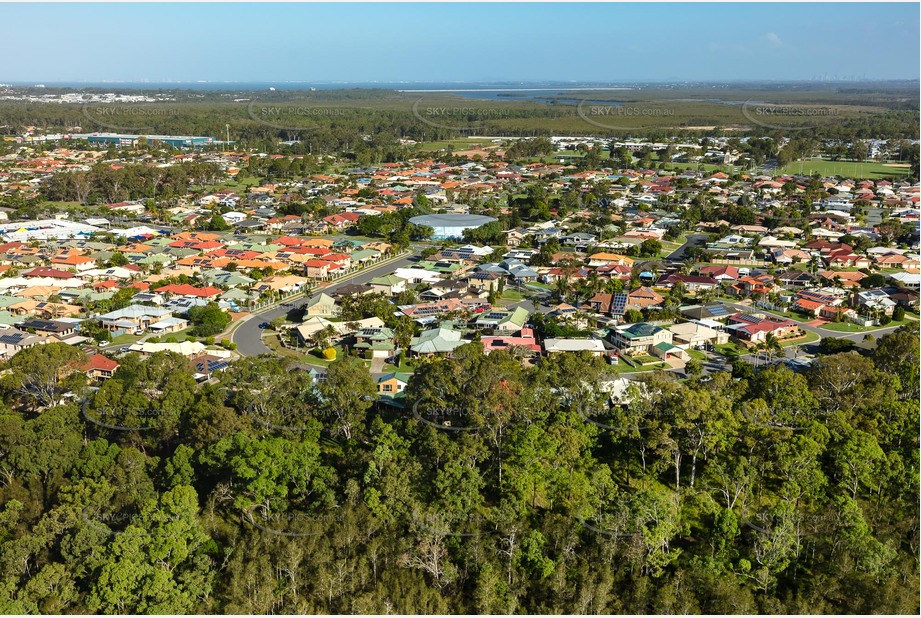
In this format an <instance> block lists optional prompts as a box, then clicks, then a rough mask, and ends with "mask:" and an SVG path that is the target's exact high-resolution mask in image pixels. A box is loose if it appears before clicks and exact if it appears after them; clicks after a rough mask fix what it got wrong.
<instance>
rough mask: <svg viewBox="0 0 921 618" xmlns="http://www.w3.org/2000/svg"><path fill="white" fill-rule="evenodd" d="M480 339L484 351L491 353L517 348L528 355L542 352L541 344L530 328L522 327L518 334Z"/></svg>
mask: <svg viewBox="0 0 921 618" xmlns="http://www.w3.org/2000/svg"><path fill="white" fill-rule="evenodd" d="M480 341H481V342H482V344H483V353H484V354H489V353H490V352H495V351H496V350H512V349H513V348H517V349H519V350H523V351H524V352H525V354H527V355H528V356H532V355H534V354H539V353H540V345H539V344H538V343H537V339H536V338H535V337H534V331H533V330H531V329H530V328H522V329H521V332H520V333H518V334H517V335H497V336H487V337H482V338H481V339H480Z"/></svg>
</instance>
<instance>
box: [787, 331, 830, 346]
mask: <svg viewBox="0 0 921 618" xmlns="http://www.w3.org/2000/svg"><path fill="white" fill-rule="evenodd" d="M819 339H821V337H819V336H818V335H817V334H815V333H814V332H812V331H806V335H805V336H804V337H797V338H795V339H783V340H781V342H780V345H782V346H783V347H785V348H786V347H787V346H791V345H802V344H804V343H814V342H816V341H818V340H819Z"/></svg>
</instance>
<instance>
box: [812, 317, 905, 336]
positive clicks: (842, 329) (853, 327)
mask: <svg viewBox="0 0 921 618" xmlns="http://www.w3.org/2000/svg"><path fill="white" fill-rule="evenodd" d="M913 321H914V320H908V319H905V320H898V321H896V320H892V321H891V322H889V323H888V324H880V325H879V326H860V325H858V324H854V323H853V322H829V323H828V324H824V325H823V326H822V328H823V329H825V330H831V331H834V332H836V333H866V332H870V331H874V330H880V329H882V328H895V327H897V326H904V325H906V324H910V323H911V322H913Z"/></svg>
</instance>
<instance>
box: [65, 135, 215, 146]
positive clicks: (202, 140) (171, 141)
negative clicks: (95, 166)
mask: <svg viewBox="0 0 921 618" xmlns="http://www.w3.org/2000/svg"><path fill="white" fill-rule="evenodd" d="M142 137H143V138H145V139H146V140H147V141H148V142H159V143H162V144H166V145H168V146H172V147H173V148H201V147H203V146H211V145H214V144H217V141H216V140H215V139H214V138H213V137H200V136H192V135H134V134H127V133H72V134H70V135H65V136H64V138H65V139H72V140H86V141H88V142H89V143H90V144H100V145H104V146H105V145H113V146H134V145H136V144H137V143H138V140H139V139H140V138H142Z"/></svg>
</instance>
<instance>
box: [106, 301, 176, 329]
mask: <svg viewBox="0 0 921 618" xmlns="http://www.w3.org/2000/svg"><path fill="white" fill-rule="evenodd" d="M171 315H172V311H171V310H170V309H167V308H165V307H147V306H145V305H128V306H127V307H125V308H123V309H116V310H115V311H110V312H109V313H104V314H102V315H100V316H99V317H98V318H96V319H97V320H99V323H100V324H102V327H103V328H105V329H106V330H109V331H112V332H144V331H145V330H147V328H148V327H149V326H150V325H151V324H153V323H154V322H159V321H160V320H161V319H162V318H166V317H170V316H171Z"/></svg>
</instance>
